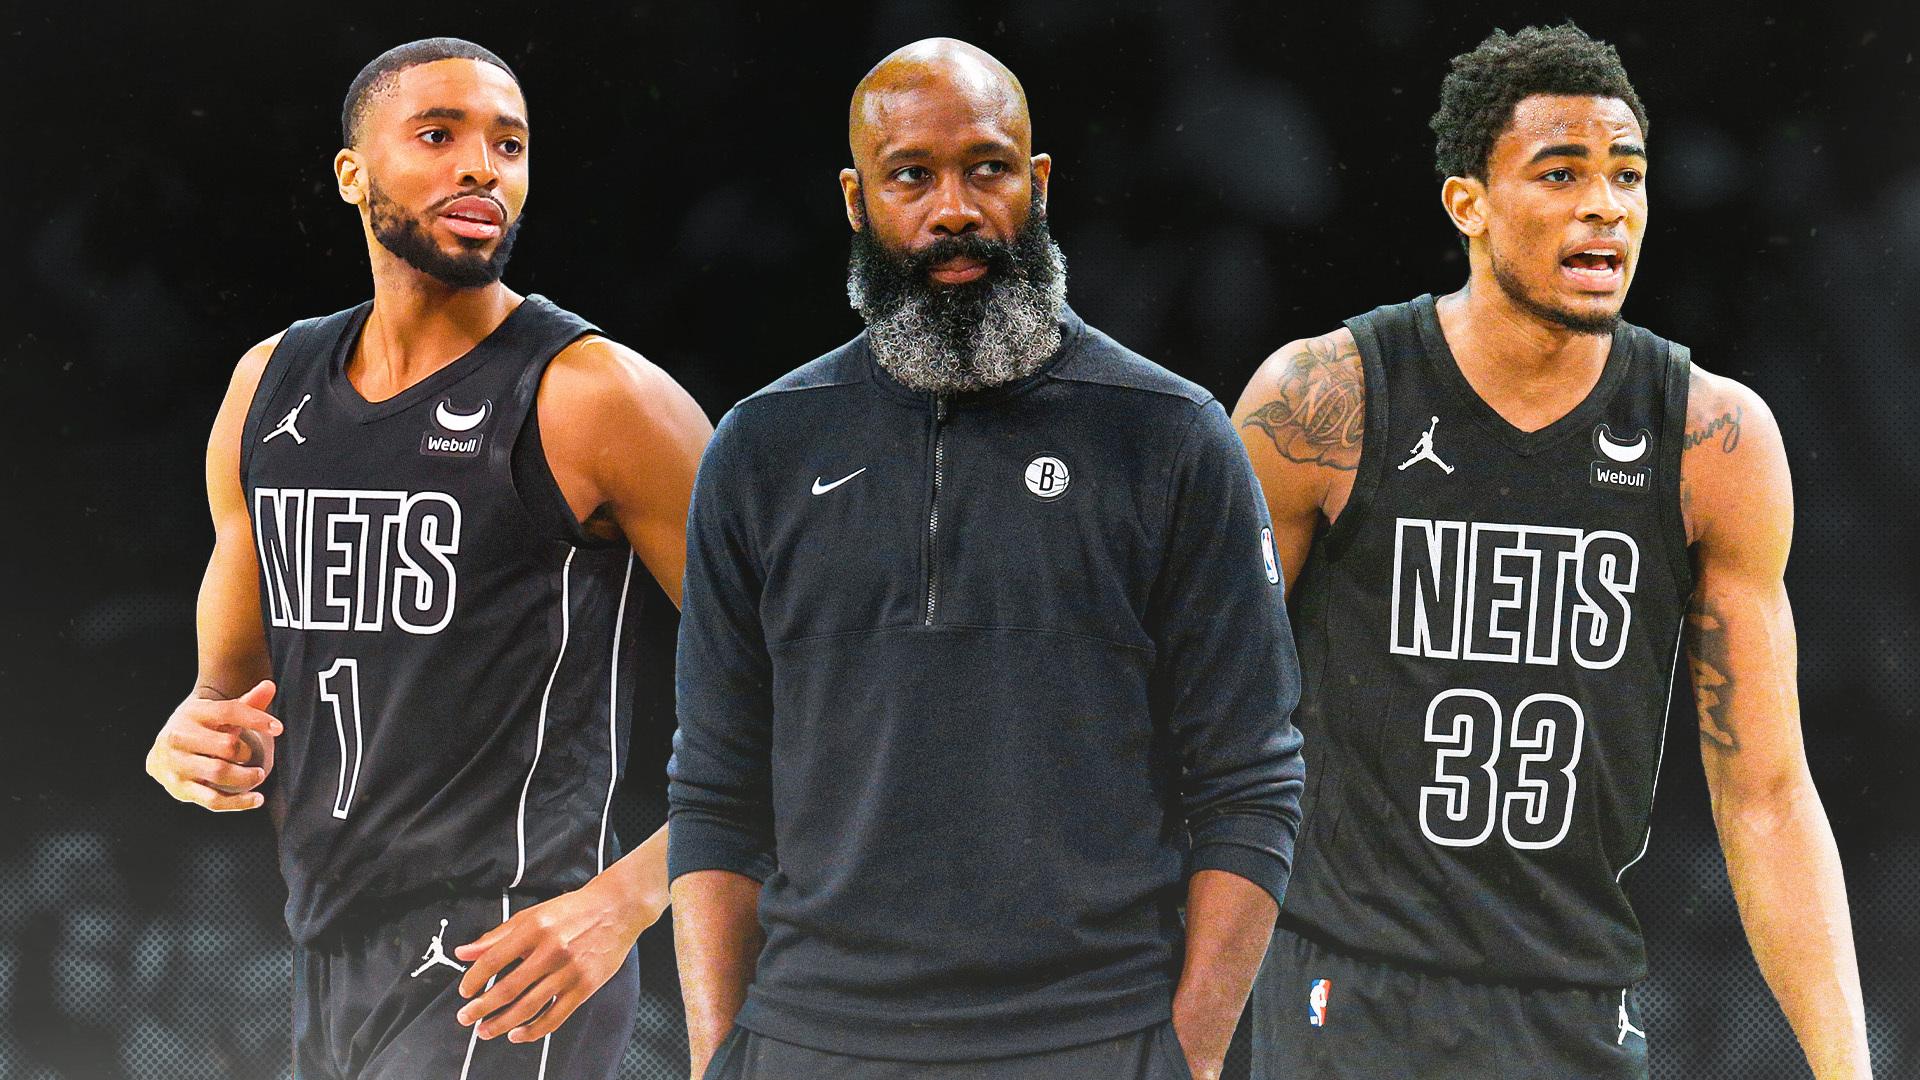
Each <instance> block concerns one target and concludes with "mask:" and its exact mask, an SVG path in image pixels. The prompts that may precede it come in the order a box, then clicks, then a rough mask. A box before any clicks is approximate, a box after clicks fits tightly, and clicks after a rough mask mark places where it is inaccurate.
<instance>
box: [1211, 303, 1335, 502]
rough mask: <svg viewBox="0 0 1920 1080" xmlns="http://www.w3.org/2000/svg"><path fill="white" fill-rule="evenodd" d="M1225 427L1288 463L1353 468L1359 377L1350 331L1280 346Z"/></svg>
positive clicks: (1265, 363) (1259, 372)
mask: <svg viewBox="0 0 1920 1080" xmlns="http://www.w3.org/2000/svg"><path fill="white" fill-rule="evenodd" d="M1233 420H1234V425H1235V426H1236V427H1238V428H1239V429H1240V431H1241V435H1242V438H1244V439H1246V440H1247V441H1248V444H1249V445H1250V446H1257V445H1258V443H1259V442H1261V441H1266V442H1269V443H1271V445H1272V448H1273V449H1274V450H1275V451H1277V452H1278V453H1279V455H1280V456H1281V457H1282V458H1285V459H1286V460H1288V461H1292V462H1296V463H1299V464H1303V465H1318V466H1324V467H1327V468H1333V469H1340V470H1345V471H1349V472H1350V471H1352V470H1354V469H1356V468H1358V467H1359V465H1360V446H1361V440H1362V437H1363V435H1364V433H1365V422H1366V378H1365V375H1364V373H1363V369H1362V365H1361V361H1360V349H1359V346H1358V345H1357V344H1355V342H1354V340H1353V332H1352V331H1350V330H1348V329H1347V328H1346V327H1344V326H1343V327H1341V328H1339V329H1338V330H1335V331H1333V332H1332V333H1330V334H1323V335H1321V336H1320V337H1314V338H1304V339H1301V340H1299V341H1291V342H1288V343H1287V344H1286V345H1283V346H1281V347H1280V348H1279V349H1278V350H1276V351H1275V352H1274V353H1273V355H1272V356H1269V357H1267V359H1266V360H1265V362H1263V363H1262V364H1261V365H1260V368H1259V370H1258V371H1256V372H1254V375H1253V379H1252V380H1251V381H1250V382H1248V384H1247V389H1246V391H1245V392H1244V393H1243V394H1241V396H1240V403H1239V404H1238V405H1237V406H1236V407H1235V408H1234V414H1233ZM1255 433H1258V435H1260V436H1264V440H1262V439H1259V438H1254V437H1253V435H1254V434H1255Z"/></svg>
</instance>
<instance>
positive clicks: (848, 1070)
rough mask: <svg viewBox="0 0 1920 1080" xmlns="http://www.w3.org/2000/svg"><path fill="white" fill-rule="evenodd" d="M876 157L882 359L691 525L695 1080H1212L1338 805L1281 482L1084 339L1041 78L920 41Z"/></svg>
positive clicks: (871, 243) (1106, 342) (864, 130)
mask: <svg viewBox="0 0 1920 1080" xmlns="http://www.w3.org/2000/svg"><path fill="white" fill-rule="evenodd" d="M848 127H849V132H848V134H849V143H850V145H851V148H852V151H853V160H854V166H853V167H852V168H850V169H847V170H845V171H844V172H842V174H841V184H842V188H843V190H844V194H845V199H846V210H847V219H848V222H849V224H850V225H851V226H852V227H853V230H854V233H853V256H852V265H851V271H850V274H849V281H848V292H849V296H850V298H851V299H852V301H853V304H854V306H855V307H856V308H857V309H858V310H859V312H860V314H861V316H862V318H863V319H865V321H866V323H867V330H866V332H865V333H864V334H862V335H861V336H859V337H858V338H855V339H854V340H853V341H851V342H849V343H848V344H846V345H844V346H842V347H841V348H839V349H836V350H834V351H833V352H831V353H828V354H827V355H825V356H823V357H821V358H820V359H818V360H815V361H813V362H812V363H809V364H807V365H805V366H804V367H801V368H800V369H798V370H797V371H795V372H793V373H791V374H789V375H788V376H786V377H785V378H783V379H781V380H779V381H778V382H776V383H774V384H773V385H772V386H769V387H768V388H767V389H765V390H763V391H761V392H760V393H758V394H756V395H754V396H753V397H751V398H748V399H747V400H746V401H744V402H741V403H740V404H739V405H738V406H736V407H735V408H734V409H733V411H732V412H730V413H729V414H728V415H727V417H726V419H725V420H723V421H722V422H721V425H720V428H719V431H718V432H717V434H716V437H715V439H714V442H713V443H712V444H711V449H710V450H709V451H708V453H707V454H706V456H705V458H704V459H703V461H702V464H701V471H700V476H699V479H698V481H697V483H696V486H695V494H694V503H693V511H692V515H691V518H690V520H689V523H688V540H687V560H688V561H687V577H686V593H685V608H684V616H683V619H682V623H681V632H680V653H679V675H678V686H679V699H680V730H679V733H678V735H677V736H676V738H675V741H674V758H673V762H672V765H671V769H670V778H671V783H670V787H669V791H670V796H671V804H672V810H671V818H670V820H671V823H672V832H671V837H672V838H671V841H670V845H669V856H668V861H669V875H670V877H671V878H672V879H673V885H672V896H673V902H674V905H675V907H676V910H677V912H678V915H677V917H676V926H675V939H676V946H677V950H678V956H679V963H680V975H681V984H682V989H683V992H684V996H685V999H686V1005H687V1021H688V1030H689V1037H690V1044H691V1050H692V1065H693V1074H694V1075H696V1076H699V1075H703V1074H704V1075H706V1076H709V1077H742V1078H757V1077H780V1078H782V1080H793V1078H807V1077H835V1078H842V1077H904V1076H913V1077H921V1076H938V1077H943V1078H953V1080H960V1078H971V1077H983V1078H984V1077H993V1078H996V1080H1008V1078H1016V1080H1017V1078H1021V1077H1046V1078H1049V1080H1057V1078H1061V1077H1068V1078H1072V1077H1099V1078H1101V1080H1111V1078H1115V1077H1183V1076H1186V1075H1187V1074H1188V1072H1189V1071H1191V1073H1192V1074H1193V1075H1196V1076H1203V1077H1204V1076H1217V1075H1218V1072H1219V1069H1220V1065H1221V1061H1222V1059H1223V1058H1224V1056H1225V1053H1226V1048H1227V1043H1228V1040H1229V1037H1230V1036H1231V1034H1232V1031H1233V1027H1234V1021H1235V1019H1236V1017H1237V1016H1238V1014H1239V1012H1240V1008H1241V1004H1242V1003H1243V1001H1244V1000H1245V997H1246V994H1247V990H1248V988H1249V986H1251V984H1252V980H1253V976H1254V972H1255V970H1256V969H1257V967H1258V966H1259V960H1260V956H1261V953H1262V950H1263V949H1264V948H1265V943H1266V940H1267V938H1268V935H1269V933H1270V930H1271V921H1272V919H1273V917H1274V913H1275V910H1276V903H1277V902H1278V900H1279V898H1280V896H1281V894H1282V893H1283V892H1284V890H1285V888H1286V882H1287V876H1288V872H1289V867H1290V862H1291V854H1292V847H1293V836H1294V832H1295V829H1296V827H1297V822H1298V816H1299V815H1298V809H1297V807H1298V803H1299V797H1300V792H1301V786H1302V778H1303V772H1304V770H1303V765H1302V762H1301V758H1300V740H1299V736H1298V735H1297V734H1296V732H1295V731H1294V729H1293V726H1292V723H1291V720H1290V715H1291V711H1292V708H1293V703H1294V700H1295V697H1296V695H1297V687H1298V684H1299V680H1298V671H1297V666H1296V663H1295V660H1294V654H1293V649H1292V645H1291V636H1290V634H1289V630H1288V625H1287V617H1286V610H1285V606H1284V604H1283V603H1282V600H1281V588H1280V584H1279V582H1280V574H1279V570H1278V568H1277V566H1276V564H1275V562H1274V560H1273V555H1272V548H1271V543H1270V533H1269V530H1268V523H1267V516H1266V511H1265V508H1264V500H1263V499H1262V497H1261V495H1260V491H1259V487H1258V485H1257V484H1256V483H1255V481H1254V479H1253V475H1252V472H1251V469H1250V467H1249V465H1248V463H1247V460H1246V455H1245V453H1244V451H1242V450H1241V448H1240V443H1239V440H1238V439H1237V438H1236V436H1235V434H1234V431H1233V428H1232V426H1231V425H1230V423H1229V422H1228V419H1227V415H1226V412H1225V410H1224V409H1223V408H1222V407H1221V406H1220V405H1219V404H1218V403H1217V402H1215V401H1214V400H1213V398H1212V396H1211V395H1209V394H1208V393H1207V392H1206V391H1204V390H1202V389H1200V388H1199V387H1197V386H1195V385H1193V384H1192V383H1190V382H1187V381H1185V380H1183V379H1180V378H1178V377H1176V376H1174V375H1172V374H1170V373H1168V372H1167V371H1165V370H1164V369H1162V368H1160V367H1158V366H1156V365H1154V364H1152V363H1150V362H1148V361H1147V360H1144V359H1142V358H1141V357H1139V356H1136V355H1134V354H1133V353H1131V352H1129V351H1127V350H1126V349H1124V348H1122V347H1121V346H1119V345H1118V344H1116V343H1114V342H1113V341H1112V340H1111V339H1110V338H1108V337H1106V336H1105V335H1103V334H1101V333H1100V332H1099V331H1097V330H1094V329H1092V328H1090V327H1088V326H1087V325H1086V324H1085V323H1083V322H1082V321H1081V320H1080V318H1079V317H1078V316H1076V315H1075V314H1074V313H1073V312H1072V311H1071V310H1069V309H1068V308H1067V307H1066V306H1065V302H1064V301H1065V295H1066V267H1065V264H1064V261H1063V260H1062V258H1061V256H1060V252H1059V249H1058V248H1057V247H1056V246H1055V245H1054V243H1053V241H1052V239H1051V238H1050V237H1049V235H1048V232H1047V225H1046V213H1045V211H1046V197H1047V181H1048V177H1049V175H1050V171H1051V167H1052V162H1051V161H1050V159H1049V158H1048V157H1047V156H1046V155H1044V154H1033V153H1032V151H1031V134H1030V132H1031V128H1030V122H1029V119H1028V115H1027V104H1026V98H1025V94H1024V92H1023V91H1022V90H1021V88H1020V84H1019V82H1018V80H1016V79H1015V78H1014V77H1013V75H1012V73H1011V72H1009V71H1007V69H1006V68H1005V67H1003V66H1001V64H1000V63H999V62H998V61H996V60H994V59H993V58H992V57H990V56H988V55H987V54H985V53H983V52H981V51H980V50H978V49H975V48H973V47H972V46H969V45H966V44H963V43H961V42H957V41H951V40H939V39H936V40H930V41H923V42H919V43H916V44H914V45H909V46H907V47H906V48H903V49H901V50H899V51H898V52H896V53H894V54H893V55H891V56H889V57H888V58H887V59H885V60H884V61H882V62H881V63H880V64H879V66H877V67H875V68H874V69H873V71H871V72H870V73H868V75H867V76H866V78H865V79H863V80H862V81H861V83H860V85H859V87H858V88H857V89H856V90H855V92H854V97H853V103H852V108H851V110H850V114H849V124H848ZM776 853H777V858H776ZM1183 903H1184V906H1185V925H1184V927H1183V925H1182V917H1181V909H1182V905H1183ZM763 930H764V932H763Z"/></svg>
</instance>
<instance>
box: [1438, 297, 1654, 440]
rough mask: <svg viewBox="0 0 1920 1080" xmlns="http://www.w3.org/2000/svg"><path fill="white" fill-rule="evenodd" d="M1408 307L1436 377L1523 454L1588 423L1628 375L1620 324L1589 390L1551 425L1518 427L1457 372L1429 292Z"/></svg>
mask: <svg viewBox="0 0 1920 1080" xmlns="http://www.w3.org/2000/svg"><path fill="white" fill-rule="evenodd" d="M1413 307H1414V315H1415V319H1414V322H1415V323H1416V324H1417V325H1418V327H1419V329H1420V340H1421V343H1422V344H1423V345H1425V346H1426V357H1427V363H1428V364H1430V365H1432V367H1433V369H1434V372H1435V373H1436V374H1437V375H1438V376H1439V378H1440V381H1441V382H1444V383H1445V384H1447V386H1448V387H1449V388H1450V389H1452V391H1453V393H1454V394H1455V396H1457V397H1459V398H1460V400H1461V401H1462V402H1464V403H1465V405H1466V407H1467V410H1468V411H1469V412H1471V413H1472V414H1473V416H1474V418H1475V419H1476V420H1478V421H1479V423H1480V425H1481V426H1482V427H1485V428H1486V429H1487V430H1488V431H1491V432H1492V433H1493V435H1494V437H1495V438H1497V439H1499V440H1500V441H1501V442H1502V443H1504V444H1505V445H1506V446H1507V447H1508V448H1509V449H1511V450H1513V452H1515V453H1517V454H1519V455H1521V456H1522V457H1525V456H1529V455H1532V454H1537V453H1539V452H1540V451H1542V450H1545V449H1546V448H1547V447H1549V446H1552V445H1553V444H1555V443H1557V442H1559V441H1560V440H1562V439H1564V438H1566V437H1567V436H1568V435H1569V434H1571V433H1573V432H1575V431H1579V430H1581V429H1582V428H1584V427H1587V426H1589V421H1591V420H1593V419H1594V418H1595V417H1596V416H1598V415H1599V414H1600V413H1602V412H1604V411H1605V410H1606V407H1607V403H1608V402H1609V401H1612V400H1613V395H1614V392H1615V391H1616V390H1618V389H1619V388H1620V384H1621V382H1623V381H1624V380H1625V379H1626V377H1627V368H1628V367H1629V363H1630V360H1631V358H1632V351H1633V350H1631V349H1630V348H1628V334H1627V327H1626V324H1625V323H1622V324H1620V325H1619V326H1616V327H1614V330H1613V342H1612V345H1611V347H1610V348H1609V350H1608V352H1607V362H1606V365H1605V366H1604V367H1602V368H1601V369H1600V378H1599V379H1598V380H1597V381H1595V382H1594V384H1593V389H1591V390H1589V391H1587V396H1586V397H1584V398H1581V399H1580V402H1579V403H1578V404H1576V405H1575V406H1574V407H1573V408H1571V409H1568V410H1567V411H1566V412H1565V413H1563V414H1561V416H1560V418H1559V419H1558V420H1555V421H1554V422H1553V423H1551V424H1548V425H1547V426H1545V427H1542V428H1535V429H1534V430H1532V431H1523V430H1522V429H1520V428H1517V427H1515V426H1514V425H1513V424H1512V423H1511V422H1510V421H1508V420H1507V418H1506V417H1504V416H1501V415H1500V410H1498V409H1496V408H1494V407H1493V406H1491V405H1489V404H1487V402H1486V399H1485V398H1482V397H1481V396H1480V395H1479V393H1478V392H1477V391H1475V390H1474V388H1473V384H1472V383H1470V382H1468V381H1467V377H1466V375H1465V374H1464V373H1463V372H1461V370H1460V361H1459V359H1458V358H1457V357H1455V356H1454V355H1453V347H1452V346H1451V345H1448V344H1447V335H1446V333H1445V331H1443V330H1442V329H1441V328H1440V312H1439V309H1438V308H1437V307H1436V306H1435V304H1434V297H1433V294H1432V293H1423V294H1422V295H1421V296H1420V297H1419V298H1418V299H1416V300H1415V301H1414V302H1413Z"/></svg>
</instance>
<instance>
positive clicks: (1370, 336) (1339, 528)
mask: <svg viewBox="0 0 1920 1080" xmlns="http://www.w3.org/2000/svg"><path fill="white" fill-rule="evenodd" d="M1345 325H1346V327H1347V329H1348V330H1350V331H1352V333H1353V344H1354V347H1355V348H1356V349H1358V350H1359V351H1360V383H1361V388H1362V391H1363V392H1364V393H1365V394H1366V396H1367V402H1366V426H1365V427H1364V428H1363V429H1362V430H1361V432H1360V461H1359V463H1358V464H1357V465H1356V466H1355V468H1354V470H1353V490H1352V492H1350V493H1349V494H1348V495H1347V505H1345V506H1344V507H1341V509H1340V517H1339V518H1338V519H1336V520H1335V521H1334V523H1333V524H1332V525H1330V526H1329V527H1328V528H1327V531H1326V533H1325V535H1324V536H1322V538H1321V539H1322V540H1323V541H1324V542H1325V543H1326V544H1327V546H1328V548H1329V551H1330V553H1331V554H1334V555H1336V556H1337V555H1338V554H1339V551H1340V548H1341V547H1342V546H1344V545H1345V544H1346V543H1347V541H1348V540H1349V539H1351V538H1352V536H1353V534H1354V533H1355V532H1356V531H1358V530H1359V528H1360V522H1361V521H1362V520H1364V519H1365V518H1366V516H1367V512H1368V510H1370V509H1371V508H1372V506H1373V495H1374V492H1376V491H1377V490H1379V488H1380V480H1381V475H1382V473H1381V470H1382V468H1383V466H1382V462H1383V460H1384V457H1385V454H1386V450H1385V449H1384V448H1383V447H1384V444H1385V443H1386V439H1387V369H1386V364H1385V362H1384V360H1383V358H1382V357H1381V353H1380V338H1379V336H1378V335H1376V334H1375V333H1374V331H1373V318H1372V316H1371V314H1369V315H1361V316H1358V317H1356V318H1352V319H1348V320H1347V321H1346V324H1345Z"/></svg>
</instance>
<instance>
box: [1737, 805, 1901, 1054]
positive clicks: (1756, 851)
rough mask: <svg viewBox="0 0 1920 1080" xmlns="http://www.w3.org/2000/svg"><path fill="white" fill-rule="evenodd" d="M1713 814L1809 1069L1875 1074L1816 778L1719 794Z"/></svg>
mask: <svg viewBox="0 0 1920 1080" xmlns="http://www.w3.org/2000/svg"><path fill="white" fill-rule="evenodd" d="M1714 820H1715V824H1716V825H1717V826H1718V828H1719V831H1720V844H1721V847H1722V848H1723V849H1724V850H1725V852H1726V858H1727V876H1728V878H1729V879H1730V880H1731V882H1732V884H1733V895H1734V899H1735V900H1736V901H1737V902H1738V904H1739V906H1740V919H1741V922H1742V923H1743V924H1744V925H1745V926H1746V931H1747V940H1748V942H1749V943H1751V945H1752V947H1753V955H1754V959H1755V960H1757V961H1758V962H1759V965H1760V971H1761V973H1762V974H1763V975H1765V976H1766V980H1767V985H1768V986H1769V987H1771V988H1772V990H1773V995H1774V997H1775V998H1776V999H1778V1000H1779V1002H1780V1008H1781V1010H1782V1011H1784V1012H1785V1013H1786V1015H1787V1022H1788V1023H1790V1024H1792V1025H1793V1030H1794V1034H1795V1035H1796V1036H1797V1037H1798V1038H1799V1040H1800V1045H1801V1047H1802V1049H1803V1050H1804V1051H1805V1052H1806V1055H1807V1062H1808V1064H1809V1065H1810V1066H1812V1068H1813V1074H1814V1075H1815V1076H1816V1077H1819V1078H1820V1080H1829V1078H1835V1077H1860V1078H1865V1077H1868V1076H1870V1075H1871V1073H1870V1070H1869V1067H1868V1060H1867V1025H1866V1010H1865V1006H1864V1005H1863V1003H1862V1001H1861V995H1860V975H1859V970H1858V967H1857V965H1856V962H1855V959H1854V950H1853V925H1852V922H1851V920H1850V919H1849V917H1848V911H1847V890H1846V881H1845V879H1844V877H1843V875H1842V873H1841V869H1840V855H1839V852H1838V850H1837V849H1836V848H1835V846H1834V842H1833V830H1832V829H1831V828H1830V827H1829V826H1828V824H1827V815H1826V811H1825V808H1824V807H1822V806H1821V803H1820V796H1819V793H1818V792H1817V791H1815V790H1814V787H1813V781H1812V779H1811V778H1809V777H1806V776H1804V775H1803V776H1802V777H1800V778H1799V779H1797V780H1796V781H1794V782H1792V783H1790V784H1788V785H1787V786H1786V787H1785V788H1784V789H1783V790H1780V791H1776V792H1773V793H1769V794H1768V795H1766V796H1764V797H1762V798H1756V799H1752V800H1742V799H1739V798H1734V797H1721V798H1717V799H1715V801H1714Z"/></svg>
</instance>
